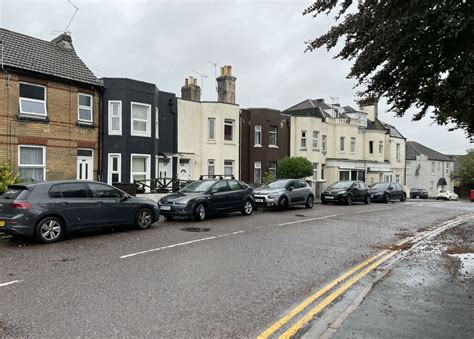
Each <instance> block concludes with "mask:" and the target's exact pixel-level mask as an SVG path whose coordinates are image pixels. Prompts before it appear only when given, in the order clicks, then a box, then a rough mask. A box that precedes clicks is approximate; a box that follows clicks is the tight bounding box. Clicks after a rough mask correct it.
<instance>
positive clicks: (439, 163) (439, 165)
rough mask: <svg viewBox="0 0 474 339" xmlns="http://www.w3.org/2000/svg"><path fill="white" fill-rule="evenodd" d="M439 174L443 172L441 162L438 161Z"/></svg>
mask: <svg viewBox="0 0 474 339" xmlns="http://www.w3.org/2000/svg"><path fill="white" fill-rule="evenodd" d="M439 172H442V171H441V161H438V173H439Z"/></svg>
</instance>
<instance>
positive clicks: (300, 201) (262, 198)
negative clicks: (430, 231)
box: [254, 179, 314, 210]
mask: <svg viewBox="0 0 474 339" xmlns="http://www.w3.org/2000/svg"><path fill="white" fill-rule="evenodd" d="M254 197H255V205H256V206H257V207H278V208H280V209H281V210H284V209H286V208H287V207H288V206H295V205H305V206H306V208H312V207H313V205H314V194H313V192H312V191H311V187H309V185H308V184H307V183H306V181H305V180H303V179H279V180H275V181H272V182H270V183H268V184H266V185H263V186H262V187H259V188H256V189H255V190H254Z"/></svg>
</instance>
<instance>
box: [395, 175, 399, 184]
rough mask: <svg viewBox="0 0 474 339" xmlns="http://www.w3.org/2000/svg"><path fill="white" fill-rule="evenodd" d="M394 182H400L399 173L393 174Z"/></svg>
mask: <svg viewBox="0 0 474 339" xmlns="http://www.w3.org/2000/svg"><path fill="white" fill-rule="evenodd" d="M395 182H400V174H395Z"/></svg>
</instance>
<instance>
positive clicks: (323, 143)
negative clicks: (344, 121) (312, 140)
mask: <svg viewBox="0 0 474 339" xmlns="http://www.w3.org/2000/svg"><path fill="white" fill-rule="evenodd" d="M327 142H328V137H327V135H324V134H323V135H322V136H321V150H322V151H324V152H326V150H327Z"/></svg>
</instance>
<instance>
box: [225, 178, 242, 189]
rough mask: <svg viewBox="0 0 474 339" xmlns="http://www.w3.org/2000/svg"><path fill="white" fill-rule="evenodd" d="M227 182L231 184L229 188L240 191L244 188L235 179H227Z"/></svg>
mask: <svg viewBox="0 0 474 339" xmlns="http://www.w3.org/2000/svg"><path fill="white" fill-rule="evenodd" d="M227 183H228V184H229V188H230V190H231V191H240V190H241V189H242V187H241V186H240V184H239V183H238V182H237V181H235V180H229V181H227Z"/></svg>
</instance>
